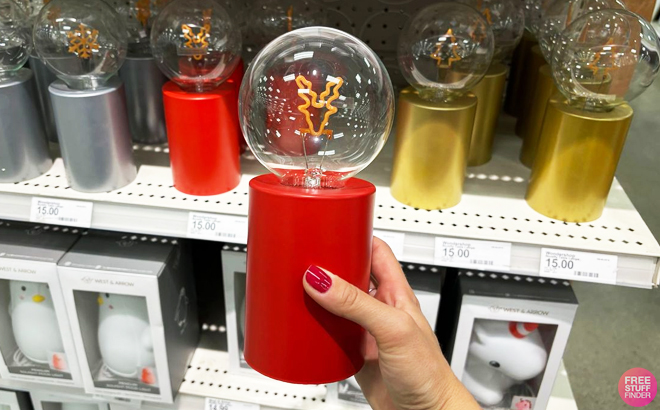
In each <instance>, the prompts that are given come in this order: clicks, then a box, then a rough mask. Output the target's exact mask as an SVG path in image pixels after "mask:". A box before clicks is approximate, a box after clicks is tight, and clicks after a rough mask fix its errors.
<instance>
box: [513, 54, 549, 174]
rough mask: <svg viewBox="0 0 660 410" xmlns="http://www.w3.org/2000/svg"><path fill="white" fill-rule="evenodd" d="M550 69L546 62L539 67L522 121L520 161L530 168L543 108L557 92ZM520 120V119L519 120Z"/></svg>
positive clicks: (537, 140)
mask: <svg viewBox="0 0 660 410" xmlns="http://www.w3.org/2000/svg"><path fill="white" fill-rule="evenodd" d="M557 92H558V90H557V86H555V81H554V78H553V77H552V71H551V70H550V66H549V65H548V64H546V65H544V66H543V67H541V68H540V69H539V74H538V76H537V77H536V85H535V86H534V96H533V98H532V102H531V104H530V107H529V112H528V114H527V118H526V120H525V121H523V122H522V123H523V124H522V126H523V128H522V130H521V135H520V136H521V137H522V139H523V145H522V150H521V151H520V162H522V163H523V164H524V165H525V166H526V167H528V168H531V167H532V164H534V157H536V150H537V148H538V145H539V136H540V135H541V127H543V117H544V116H545V109H546V107H547V106H548V100H550V97H552V96H553V95H554V94H555V93H557ZM519 121H520V120H519Z"/></svg>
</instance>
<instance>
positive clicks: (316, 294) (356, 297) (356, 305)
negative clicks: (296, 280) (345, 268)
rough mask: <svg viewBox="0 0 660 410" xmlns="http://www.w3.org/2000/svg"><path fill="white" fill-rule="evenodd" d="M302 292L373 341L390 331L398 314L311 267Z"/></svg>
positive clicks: (337, 278) (325, 272)
mask: <svg viewBox="0 0 660 410" xmlns="http://www.w3.org/2000/svg"><path fill="white" fill-rule="evenodd" d="M303 287H304V288H305V292H307V294H308V295H309V296H310V297H311V298H312V299H314V301H315V302H316V303H318V304H319V305H321V307H323V308H324V309H325V310H327V311H329V312H330V313H333V314H335V315H337V316H339V317H343V318H344V319H348V320H350V321H352V322H355V323H357V324H358V325H360V326H362V327H363V328H365V329H366V330H367V331H368V332H369V333H371V334H372V335H373V336H374V338H376V340H379V338H380V336H381V335H383V334H384V332H387V330H388V329H391V328H392V326H393V325H394V322H393V321H394V320H396V319H397V318H398V317H399V316H400V314H401V312H400V311H399V310H398V309H395V308H393V307H391V306H389V305H386V304H384V303H382V302H380V301H378V300H376V299H375V298H373V297H371V296H369V295H368V294H367V293H365V292H363V291H362V290H360V289H358V288H357V287H355V286H353V285H352V284H350V283H348V282H346V281H345V280H343V279H342V278H340V277H339V276H337V275H334V274H333V273H331V272H329V271H327V270H325V269H322V268H319V267H318V266H315V265H311V266H310V267H309V268H307V271H306V272H305V276H304V278H303Z"/></svg>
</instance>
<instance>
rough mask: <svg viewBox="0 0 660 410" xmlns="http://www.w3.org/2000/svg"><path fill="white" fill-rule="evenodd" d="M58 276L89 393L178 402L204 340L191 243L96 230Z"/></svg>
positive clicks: (71, 253)
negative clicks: (190, 367) (186, 375)
mask: <svg viewBox="0 0 660 410" xmlns="http://www.w3.org/2000/svg"><path fill="white" fill-rule="evenodd" d="M58 274H59V278H60V283H61V285H62V291H63V294H64V299H65V302H66V307H67V311H68V312H69V317H70V321H71V328H72V332H73V339H74V342H75V345H76V349H77V351H78V356H79V359H80V367H81V372H82V378H83V383H84V386H85V391H86V392H87V393H90V394H94V395H97V396H103V397H110V398H121V399H134V400H147V401H154V402H163V403H172V402H173V399H174V397H175V395H176V393H177V391H178V389H179V386H180V385H181V382H182V380H183V378H184V375H185V372H186V370H187V366H188V363H189V362H190V360H191V358H192V355H193V353H194V351H195V349H196V347H197V343H198V341H199V325H198V320H197V300H196V294H195V286H194V278H193V272H192V269H191V261H190V249H189V246H188V243H187V242H181V243H180V242H178V241H177V240H172V239H167V238H156V237H149V236H136V235H132V236H131V235H124V234H117V233H110V232H97V233H90V234H89V235H86V236H84V237H83V238H81V240H80V241H78V243H76V245H75V246H74V247H73V248H72V249H71V250H70V251H69V252H68V253H67V254H66V255H65V256H64V257H63V258H62V260H61V261H60V263H59V266H58ZM110 400H112V399H110Z"/></svg>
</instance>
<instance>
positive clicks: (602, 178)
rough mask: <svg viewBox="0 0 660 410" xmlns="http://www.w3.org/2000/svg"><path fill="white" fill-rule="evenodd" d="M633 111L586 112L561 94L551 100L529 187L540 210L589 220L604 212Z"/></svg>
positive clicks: (532, 201) (564, 218)
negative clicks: (574, 105) (571, 104)
mask: <svg viewBox="0 0 660 410" xmlns="http://www.w3.org/2000/svg"><path fill="white" fill-rule="evenodd" d="M632 116H633V111H632V108H630V106H629V105H627V104H623V105H620V106H618V107H616V108H615V109H614V110H612V111H609V112H602V113H594V112H585V111H582V110H579V109H576V108H573V107H571V106H569V105H568V104H567V103H566V100H565V99H564V98H563V97H560V96H554V97H552V98H551V99H550V101H549V102H548V107H547V110H546V114H545V120H544V121H543V128H542V130H541V138H540V140H539V147H538V151H537V154H536V160H535V161H534V165H533V167H532V175H531V178H530V181H529V186H528V187H527V195H526V199H527V203H528V204H529V206H531V207H532V208H533V209H534V210H535V211H537V212H539V213H541V214H543V215H545V216H548V217H550V218H554V219H559V220H562V221H566V222H589V221H593V220H595V219H598V218H599V217H600V216H601V214H602V213H603V209H604V208H605V202H606V201H607V196H608V194H609V191H610V187H611V186H612V181H613V180H614V173H615V171H616V167H617V164H618V163H619V157H620V156H621V151H622V150H623V146H624V143H625V141H626V136H627V134H628V128H629V127H630V122H631V120H632Z"/></svg>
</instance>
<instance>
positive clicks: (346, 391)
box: [326, 264, 444, 407]
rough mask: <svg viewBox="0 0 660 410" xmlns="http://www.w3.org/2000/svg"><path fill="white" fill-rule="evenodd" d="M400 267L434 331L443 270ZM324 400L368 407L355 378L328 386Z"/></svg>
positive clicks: (409, 266) (411, 265)
mask: <svg viewBox="0 0 660 410" xmlns="http://www.w3.org/2000/svg"><path fill="white" fill-rule="evenodd" d="M401 267H402V269H403V273H405V274H406V278H407V279H408V283H409V284H410V287H411V288H412V289H413V292H414V293H415V296H416V297H417V300H418V301H419V305H420V308H421V310H422V313H423V314H424V317H426V319H427V320H428V321H429V325H431V328H432V329H433V330H435V325H436V322H437V319H438V310H439V308H440V286H441V282H442V279H441V278H442V273H441V272H443V271H444V269H442V268H437V267H428V266H424V265H415V264H403V265H402V266H401ZM326 400H327V401H328V403H336V404H339V405H353V406H358V407H369V403H367V399H366V398H365V397H364V394H362V389H360V386H359V385H358V383H357V380H355V377H351V378H350V379H346V380H342V381H340V382H338V383H333V384H329V385H328V394H327V397H326Z"/></svg>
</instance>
